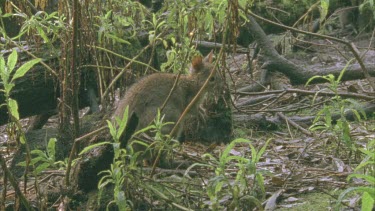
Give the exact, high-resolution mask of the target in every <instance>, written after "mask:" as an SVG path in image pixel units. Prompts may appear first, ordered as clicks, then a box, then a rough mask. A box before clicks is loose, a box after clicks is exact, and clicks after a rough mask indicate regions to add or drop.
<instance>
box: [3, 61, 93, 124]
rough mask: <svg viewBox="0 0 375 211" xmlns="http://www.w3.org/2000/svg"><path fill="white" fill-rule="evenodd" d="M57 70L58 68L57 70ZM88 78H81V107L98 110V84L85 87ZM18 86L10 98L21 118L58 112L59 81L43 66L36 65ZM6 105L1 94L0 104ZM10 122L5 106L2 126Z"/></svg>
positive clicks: (20, 79)
mask: <svg viewBox="0 0 375 211" xmlns="http://www.w3.org/2000/svg"><path fill="white" fill-rule="evenodd" d="M56 63H57V59H53V60H52V61H50V65H54V66H55V67H58V64H56ZM56 69H57V68H56ZM85 78H86V77H81V88H80V92H79V99H80V102H79V103H80V107H81V108H83V107H86V106H90V105H91V107H95V108H94V110H98V105H97V103H96V99H92V98H95V94H93V93H95V88H94V87H95V86H96V83H95V82H94V83H90V86H83V84H87V83H86V81H84V80H85ZM15 83H16V85H15V87H14V88H13V90H12V91H11V94H10V97H11V98H12V99H14V100H16V101H17V103H18V108H19V111H18V112H19V114H20V118H21V119H22V118H26V117H30V116H34V115H39V114H50V113H53V111H55V112H57V106H58V103H59V101H58V98H59V95H60V90H59V85H58V83H59V80H58V79H57V78H56V77H54V76H53V75H51V74H49V73H48V72H47V71H46V69H45V67H44V66H42V65H35V66H34V67H33V68H32V69H30V70H29V72H28V73H27V74H26V75H25V76H24V77H22V78H19V79H17V80H16V81H15ZM3 88H4V87H3V84H2V83H1V82H0V90H1V89H3ZM3 103H5V96H4V93H3V92H0V104H3ZM8 121H9V115H8V111H7V108H6V107H5V106H3V107H1V108H0V125H3V124H6V123H8Z"/></svg>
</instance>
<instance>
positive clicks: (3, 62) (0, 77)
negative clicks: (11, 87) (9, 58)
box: [0, 55, 8, 81]
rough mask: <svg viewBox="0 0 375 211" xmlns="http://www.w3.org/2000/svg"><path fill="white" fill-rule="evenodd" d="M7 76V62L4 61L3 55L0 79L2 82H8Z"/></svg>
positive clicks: (0, 61)
mask: <svg viewBox="0 0 375 211" xmlns="http://www.w3.org/2000/svg"><path fill="white" fill-rule="evenodd" d="M5 74H6V72H5V60H4V57H3V56H2V55H0V79H1V80H2V81H7V80H8V79H6V76H5Z"/></svg>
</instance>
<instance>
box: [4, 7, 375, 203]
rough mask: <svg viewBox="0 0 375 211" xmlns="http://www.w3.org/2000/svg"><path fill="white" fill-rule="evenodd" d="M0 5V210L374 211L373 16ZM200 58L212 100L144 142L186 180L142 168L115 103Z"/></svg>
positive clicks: (327, 11) (370, 12) (338, 10)
mask: <svg viewBox="0 0 375 211" xmlns="http://www.w3.org/2000/svg"><path fill="white" fill-rule="evenodd" d="M0 5H1V13H0V15H1V19H0V32H1V40H0V46H1V55H0V76H1V77H0V79H1V80H0V125H3V126H2V127H1V129H0V134H1V135H0V144H1V145H0V146H1V151H0V152H1V155H0V164H1V169H0V171H1V172H2V173H3V174H2V176H1V182H0V184H1V186H0V190H1V200H0V210H6V209H7V210H13V209H14V210H19V209H26V210H33V209H37V210H45V209H50V208H54V209H57V208H58V209H66V210H69V209H70V210H77V209H83V210H86V209H90V210H91V209H93V210H102V209H106V208H107V209H110V210H151V209H173V210H175V209H181V210H202V209H203V210H206V209H207V210H223V209H226V210H253V209H258V210H263V209H266V210H274V209H283V208H285V209H288V208H294V209H296V210H298V209H309V210H312V209H314V210H326V209H327V208H329V207H330V208H334V209H337V210H340V209H361V210H372V209H373V207H374V200H375V191H374V189H375V188H374V185H375V179H374V178H375V176H374V174H375V173H374V172H375V169H374V164H375V151H374V144H375V136H374V130H375V124H374V119H373V114H374V111H375V108H374V107H375V106H374V99H375V96H374V89H375V81H374V78H373V77H374V75H375V64H374V60H373V58H374V56H375V50H374V42H373V39H374V20H375V6H374V2H373V0H352V1H338V0H320V1H317V0H302V1H292V0H284V1H280V2H279V1H257V0H253V1H244V0H238V1H221V0H210V1H194V0H193V1H179V2H178V3H176V1H172V0H164V1H162V0H155V1H129V0H109V1H78V0H71V1H57V0H56V1H55V0H35V1H29V0H21V1H5V0H0ZM211 50H214V51H215V55H216V59H215V61H217V62H215V65H216V67H217V69H218V71H219V72H220V75H221V77H222V81H223V88H222V90H218V93H212V95H208V96H207V99H206V101H205V102H204V104H203V105H202V108H203V110H204V111H205V112H204V117H203V118H202V119H199V118H198V119H191V120H190V122H188V124H187V128H186V129H185V131H186V132H185V135H186V136H187V140H186V142H185V143H183V144H179V143H178V142H176V141H174V140H173V139H171V138H170V137H168V136H167V135H165V134H164V135H160V134H159V135H158V136H156V138H154V140H153V142H152V143H154V144H152V145H153V146H155V147H157V149H160V150H161V151H166V152H167V154H173V155H174V156H175V157H174V159H175V160H182V161H189V163H188V165H187V166H186V165H185V166H184V165H182V166H181V167H179V168H172V169H159V168H156V166H155V165H152V164H151V165H150V166H151V167H149V168H147V167H145V168H143V167H141V166H142V165H140V164H139V163H138V162H137V156H139V155H138V154H137V153H134V152H132V151H131V150H129V149H120V148H119V147H118V146H119V140H118V137H119V133H120V132H121V131H122V130H123V129H124V127H125V125H126V119H127V118H126V117H125V118H124V119H123V121H121V122H118V123H117V125H112V123H110V122H106V120H109V119H110V118H111V114H112V113H113V109H114V107H116V103H117V102H118V99H119V98H120V97H121V96H122V95H123V93H124V92H125V90H126V89H127V87H128V86H130V85H131V84H133V83H134V82H136V81H137V80H138V79H139V78H140V77H142V76H145V75H148V74H152V73H155V72H170V73H176V74H179V73H182V74H185V73H187V72H188V69H189V65H190V61H191V59H192V58H193V57H194V56H196V55H198V54H202V55H206V54H208V52H210V51H211ZM160 86H162V84H161V85H160ZM157 88H158V87H155V89H157ZM159 120H160V118H159ZM158 123H159V124H158ZM161 126H163V123H162V122H160V121H156V123H155V124H154V127H153V129H155V130H156V131H159V132H160V131H161V129H160V127H161ZM232 140H233V141H232ZM221 142H223V143H225V144H221V145H220V143H221ZM228 142H230V143H228ZM146 143H147V142H146ZM213 144H215V145H213ZM99 172H100V173H99ZM98 173H99V174H98ZM327 196H328V197H327ZM309 206H310V207H309Z"/></svg>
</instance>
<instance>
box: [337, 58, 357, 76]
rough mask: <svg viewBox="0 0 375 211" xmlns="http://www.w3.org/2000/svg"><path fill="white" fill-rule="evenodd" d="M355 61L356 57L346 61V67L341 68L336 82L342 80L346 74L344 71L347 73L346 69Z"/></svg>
mask: <svg viewBox="0 0 375 211" xmlns="http://www.w3.org/2000/svg"><path fill="white" fill-rule="evenodd" d="M353 61H354V58H353V59H351V60H349V61H348V62H347V63H346V65H345V67H344V69H342V70H341V72H340V75H339V77H337V81H336V82H340V81H341V79H342V77H343V76H344V73H345V71H346V69H347V68H348V66H349V65H350V64H351V63H352V62H353Z"/></svg>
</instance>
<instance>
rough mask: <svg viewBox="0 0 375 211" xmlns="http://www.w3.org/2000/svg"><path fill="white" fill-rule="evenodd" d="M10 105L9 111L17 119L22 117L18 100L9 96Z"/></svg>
mask: <svg viewBox="0 0 375 211" xmlns="http://www.w3.org/2000/svg"><path fill="white" fill-rule="evenodd" d="M8 106H9V112H10V114H11V115H12V116H13V117H14V118H15V119H16V120H19V119H20V115H19V113H18V104H17V101H15V100H13V99H12V98H9V100H8Z"/></svg>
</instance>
